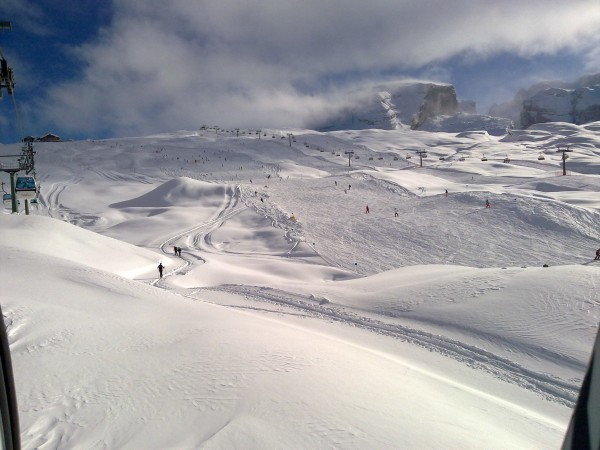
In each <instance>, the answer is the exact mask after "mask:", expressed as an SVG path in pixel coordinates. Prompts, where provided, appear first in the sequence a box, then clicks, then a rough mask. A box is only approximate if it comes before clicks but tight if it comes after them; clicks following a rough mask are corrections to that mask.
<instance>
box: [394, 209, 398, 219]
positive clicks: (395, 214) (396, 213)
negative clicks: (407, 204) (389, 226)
mask: <svg viewBox="0 0 600 450" xmlns="http://www.w3.org/2000/svg"><path fill="white" fill-rule="evenodd" d="M394 217H398V208H394Z"/></svg>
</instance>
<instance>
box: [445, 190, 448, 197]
mask: <svg viewBox="0 0 600 450" xmlns="http://www.w3.org/2000/svg"><path fill="white" fill-rule="evenodd" d="M444 195H445V196H446V197H448V189H446V192H445V193H444Z"/></svg>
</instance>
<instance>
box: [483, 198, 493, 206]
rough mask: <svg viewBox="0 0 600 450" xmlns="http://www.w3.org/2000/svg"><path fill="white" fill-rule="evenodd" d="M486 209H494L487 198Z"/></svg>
mask: <svg viewBox="0 0 600 450" xmlns="http://www.w3.org/2000/svg"><path fill="white" fill-rule="evenodd" d="M485 207H486V208H491V207H492V205H490V201H489V200H488V199H487V198H486V199H485Z"/></svg>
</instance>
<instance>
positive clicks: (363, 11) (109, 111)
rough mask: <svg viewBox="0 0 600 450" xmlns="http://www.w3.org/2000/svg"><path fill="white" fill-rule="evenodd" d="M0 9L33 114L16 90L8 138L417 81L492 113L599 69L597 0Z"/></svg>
mask: <svg viewBox="0 0 600 450" xmlns="http://www.w3.org/2000/svg"><path fill="white" fill-rule="evenodd" d="M500 3H501V4H500ZM0 20H10V21H11V22H12V24H13V29H12V31H7V30H4V31H0V48H2V51H3V53H4V55H5V57H6V59H7V60H8V61H9V64H10V65H11V67H12V68H13V69H14V72H15V79H16V83H17V84H16V90H15V100H16V104H17V107H18V111H19V113H20V114H19V116H20V123H21V125H22V127H20V126H18V124H17V120H16V117H17V115H16V114H15V110H14V106H13V102H12V100H11V99H10V98H9V97H7V96H6V95H5V96H4V99H3V100H1V101H0V143H7V142H15V141H18V140H19V139H20V136H21V134H32V135H41V134H44V133H46V132H55V133H57V134H60V135H61V136H63V137H65V138H73V139H82V138H105V137H116V136H133V135H143V134H150V133H155V132H164V131H174V130H179V129H197V128H198V127H200V126H201V125H203V124H216V125H220V126H223V127H246V126H249V127H254V126H259V127H268V126H272V127H286V126H292V127H302V126H303V125H304V124H305V123H307V122H309V121H310V120H312V119H313V118H314V117H318V116H319V115H320V114H324V112H325V111H327V110H329V109H330V108H331V107H332V105H334V104H335V102H337V101H340V99H341V98H343V97H344V92H345V90H347V89H350V88H353V87H355V86H356V85H360V84H362V83H370V82H380V81H385V80H396V79H402V78H405V77H410V78H420V79H427V80H433V81H443V82H450V83H453V84H454V85H455V86H456V90H457V93H458V96H459V97H460V98H461V99H468V100H475V101H476V102H477V104H478V110H479V112H480V113H486V112H487V110H488V108H489V106H491V104H492V103H494V102H501V101H507V100H510V99H511V98H512V96H513V95H514V94H515V92H516V90H517V89H519V88H524V87H528V86H530V85H531V84H533V83H534V82H537V81H542V80H548V79H551V80H552V79H563V80H568V81H571V80H574V79H576V78H578V77H579V76H581V75H584V74H586V73H596V72H600V52H599V51H598V50H597V48H600V46H599V45H598V44H600V38H599V37H598V36H600V3H598V0H572V1H569V2H567V1H563V0H560V1H559V0H529V1H528V2H521V1H515V0H505V1H504V2H497V1H491V0H479V1H471V0H396V1H394V2H391V1H389V0H372V1H370V2H364V1H362V0H361V1H358V0H288V1H283V0H261V1H258V0H171V1H168V2H166V1H164V0H144V1H138V0H112V1H111V0H106V1H103V0H78V1H77V2H73V1H68V0H36V1H34V0H3V7H2V9H1V10H0ZM21 128H22V129H23V131H22V132H21V131H20V129H21Z"/></svg>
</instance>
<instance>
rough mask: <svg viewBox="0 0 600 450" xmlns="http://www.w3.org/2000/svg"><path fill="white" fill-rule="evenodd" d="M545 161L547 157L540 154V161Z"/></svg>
mask: <svg viewBox="0 0 600 450" xmlns="http://www.w3.org/2000/svg"><path fill="white" fill-rule="evenodd" d="M544 159H546V157H545V156H544V155H543V154H541V153H540V156H538V160H540V161H543V160H544Z"/></svg>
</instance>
